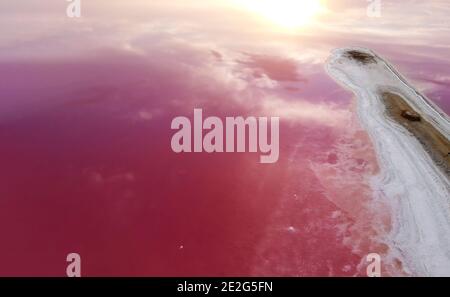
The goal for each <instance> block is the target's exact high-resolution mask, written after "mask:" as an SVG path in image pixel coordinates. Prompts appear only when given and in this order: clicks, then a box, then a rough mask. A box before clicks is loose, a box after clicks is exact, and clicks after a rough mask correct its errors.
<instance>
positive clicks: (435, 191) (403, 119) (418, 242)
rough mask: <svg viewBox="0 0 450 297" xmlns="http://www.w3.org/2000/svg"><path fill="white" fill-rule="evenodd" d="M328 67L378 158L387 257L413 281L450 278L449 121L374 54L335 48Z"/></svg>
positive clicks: (376, 186)
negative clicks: (352, 101)
mask: <svg viewBox="0 0 450 297" xmlns="http://www.w3.org/2000/svg"><path fill="white" fill-rule="evenodd" d="M326 69H327V72H328V73H329V75H330V76H331V77H333V78H334V79H335V80H336V81H337V82H338V83H340V84H341V85H342V86H344V87H345V88H348V89H350V90H351V91H352V92H353V93H354V94H355V96H356V98H357V112H358V116H359V119H360V121H361V123H362V125H363V126H364V128H365V129H366V130H367V132H368V134H369V135H370V137H371V139H372V142H373V144H374V147H375V150H376V152H377V158H378V162H379V165H380V169H381V170H380V173H379V174H378V175H377V176H375V177H374V179H373V181H372V187H373V190H374V199H383V200H384V201H386V202H387V203H388V205H389V206H390V208H391V217H392V220H391V222H392V228H391V230H390V231H389V234H388V236H387V237H386V238H383V241H385V243H386V244H387V245H388V246H389V253H388V256H387V257H388V258H389V257H392V258H396V259H400V260H401V262H402V269H403V270H404V271H405V272H406V273H407V274H409V275H416V276H450V177H449V172H450V171H449V168H450V165H449V164H450V163H449V158H450V155H449V153H450V142H449V140H450V121H449V117H448V115H446V114H445V113H444V112H443V111H441V110H440V109H439V108H438V107H437V106H435V105H434V104H433V103H432V102H431V101H429V100H428V99H427V98H426V97H425V96H424V95H422V94H420V93H419V92H418V91H417V90H416V89H415V88H414V87H413V86H412V85H411V84H410V83H409V82H408V81H407V80H406V79H405V78H404V77H403V76H402V75H400V74H399V73H398V72H397V71H396V70H395V68H394V67H393V66H392V65H391V64H389V63H388V62H387V61H386V60H384V59H383V58H381V57H380V56H379V55H377V54H376V53H374V52H373V51H371V50H368V49H363V48H345V49H337V50H334V51H333V53H332V55H331V57H330V58H329V59H328V61H327V63H326ZM386 261H389V259H386Z"/></svg>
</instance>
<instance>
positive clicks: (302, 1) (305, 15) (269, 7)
mask: <svg viewBox="0 0 450 297" xmlns="http://www.w3.org/2000/svg"><path fill="white" fill-rule="evenodd" d="M235 2H236V3H237V4H238V5H239V6H241V7H243V8H245V9H247V10H249V11H252V12H254V13H257V14H258V15H260V16H262V17H264V18H265V19H267V20H270V21H271V22H273V23H275V24H277V25H279V26H282V27H286V28H297V27H301V26H304V25H306V24H307V23H309V22H311V21H312V19H313V18H314V17H315V16H316V15H318V14H319V13H321V12H324V11H325V7H324V5H323V3H322V1H321V0H235Z"/></svg>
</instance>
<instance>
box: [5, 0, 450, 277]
mask: <svg viewBox="0 0 450 297" xmlns="http://www.w3.org/2000/svg"><path fill="white" fill-rule="evenodd" d="M19 2H20V1H19ZM344 2H345V1H344ZM349 2H351V1H349ZM436 3H438V4H439V3H441V2H439V1H437V2H436ZM129 6H131V5H128V6H127V7H128V8H129ZM175 6H176V5H175ZM130 9H131V11H132V12H133V13H131V12H123V11H122V12H121V14H120V15H121V17H122V18H123V19H127V20H128V21H129V23H127V22H121V21H123V19H119V17H118V14H117V12H114V11H113V12H110V11H108V12H107V13H109V14H111V15H112V16H116V18H115V19H114V20H115V21H111V22H108V24H109V25H105V24H106V23H97V22H96V21H95V20H96V19H95V15H94V14H93V13H92V15H88V16H87V20H86V21H85V23H78V24H77V25H72V24H73V23H70V22H71V20H66V19H63V20H62V21H61V23H58V22H57V21H55V23H50V27H51V28H57V27H58V25H57V24H59V25H61V28H63V29H61V32H60V31H59V30H56V32H52V34H49V35H42V34H38V33H36V32H34V31H32V30H31V29H29V30H30V31H29V36H22V37H18V38H17V40H14V41H8V40H7V38H6V39H5V40H7V41H2V42H3V44H1V45H2V46H1V47H0V57H2V59H0V78H1V79H0V98H1V100H0V141H1V142H0V164H1V170H0V234H1V237H2V240H1V244H0V275H20V276H24V275H56V276H64V275H65V271H66V265H67V262H66V256H67V254H69V253H72V252H76V253H79V254H80V255H81V259H82V273H83V275H89V276H104V275H106V276H115V275H128V276H133V275H144V276H223V275H226V276H245V275H269V276H304V275H308V276H317V275H320V276H322V275H339V276H345V275H364V271H365V264H366V263H365V262H364V256H365V255H366V254H367V253H369V252H378V253H380V254H382V255H384V254H385V253H387V252H388V248H387V247H386V246H385V245H383V244H381V243H380V238H383V236H385V235H386V234H387V233H388V232H389V228H390V227H389V221H390V218H389V212H388V209H387V208H386V206H384V205H379V204H374V202H373V201H372V189H371V187H370V179H371V177H373V176H374V175H376V174H377V173H378V165H377V161H376V155H375V152H374V151H373V148H372V144H371V141H370V139H369V138H368V136H367V134H366V132H365V131H364V130H363V129H362V127H360V125H359V122H358V119H357V117H356V115H355V102H353V100H352V95H351V94H349V93H348V92H346V91H344V90H342V88H341V87H340V86H338V85H337V84H336V83H335V82H333V81H332V80H331V79H330V78H329V77H328V76H327V74H326V73H325V71H324V68H323V63H324V62H325V59H326V57H327V56H328V53H329V51H330V50H331V49H332V48H335V47H339V46H346V45H355V44H358V45H363V46H368V47H371V48H374V49H375V50H377V51H378V52H379V53H380V54H382V55H383V56H384V57H386V58H387V59H389V60H390V61H391V62H393V64H395V65H397V66H398V67H399V69H400V71H402V72H403V73H405V75H406V76H407V77H409V78H410V79H411V80H412V81H413V82H414V83H417V84H418V85H419V86H420V87H421V90H422V91H424V92H425V93H426V94H427V95H429V96H430V98H431V99H432V100H435V102H436V103H437V104H438V105H439V106H440V107H441V108H442V109H444V110H445V111H446V112H450V104H449V100H448V99H447V98H448V96H449V94H448V92H449V91H448V88H447V86H448V80H447V78H448V75H449V74H450V72H449V70H448V69H450V68H449V67H448V61H446V60H445V56H443V54H442V51H441V47H439V46H429V47H427V44H428V43H427V42H428V40H421V39H419V40H416V41H415V45H414V46H411V45H410V44H408V43H407V42H405V43H402V42H401V41H398V40H391V41H389V39H386V38H384V39H380V36H383V35H382V33H378V34H374V36H373V38H372V39H370V38H368V37H367V35H364V34H363V35H360V34H357V33H355V34H351V33H348V31H345V30H344V29H343V32H344V31H345V32H347V33H345V34H344V33H342V32H341V33H340V34H336V33H334V32H332V31H327V30H325V29H323V30H324V31H323V32H321V33H320V34H321V35H320V34H319V33H317V36H316V35H310V34H301V35H295V34H294V35H286V34H285V33H282V32H281V33H280V32H271V33H267V32H265V31H264V30H261V31H257V32H253V31H251V30H250V31H247V30H243V31H241V30H240V28H235V27H228V26H227V27H226V28H227V29H226V30H225V29H224V28H222V27H221V23H220V22H219V21H217V20H216V21H214V20H212V19H208V18H205V19H204V20H202V21H199V20H196V22H198V23H194V24H195V25H197V26H195V25H192V24H191V23H189V22H192V18H194V19H196V18H195V13H194V12H188V13H187V14H188V16H186V19H185V20H184V21H185V22H183V18H182V17H183V15H181V16H180V11H179V10H177V9H175V8H174V7H171V8H170V9H174V12H173V15H172V14H170V13H168V12H167V10H162V11H159V10H157V11H156V12H155V11H152V12H149V14H151V15H152V20H153V21H155V18H156V20H160V22H161V23H162V25H161V23H158V24H159V26H160V27H158V26H156V27H155V26H153V27H152V26H150V28H151V29H149V30H144V31H140V30H137V29H136V27H138V28H140V29H142V28H141V27H139V26H141V25H143V24H148V23H150V21H149V20H148V19H146V18H142V15H141V14H142V12H141V11H140V10H139V9H138V8H136V9H135V10H133V9H132V8H130ZM20 13H21V10H20V6H17V9H16V11H14V14H13V16H14V15H16V17H17V16H19V15H20ZM36 13H37V14H38V16H40V17H42V18H43V16H42V15H39V11H38V12H36ZM105 13H106V12H105ZM127 13H128V14H127ZM196 13H200V14H202V13H203V14H205V12H204V11H200V12H196ZM214 13H216V11H214V10H213V9H212V8H211V14H210V16H211V15H212V16H214V15H215V14H214ZM233 13H236V15H233ZM124 14H125V15H124ZM192 15H194V17H192ZM205 15H208V14H205ZM224 15H225V16H226V18H225V19H224V20H223V21H224V22H225V21H226V20H228V18H233V16H234V17H235V18H236V19H239V18H240V17H241V16H240V14H238V13H237V12H232V11H230V12H229V13H228V14H224ZM13 16H12V17H11V16H10V19H9V20H3V21H5V22H6V21H9V22H13V19H14V17H13ZM96 16H97V17H98V18H100V17H101V16H100V15H96ZM211 18H212V17H211ZM116 22H117V23H116ZM164 22H167V23H164ZM207 24H213V25H214V26H216V27H214V26H213V25H211V27H209V26H206V25H207ZM138 25H139V26H138ZM201 25H203V26H201ZM40 26H42V28H44V27H45V28H47V27H46V25H45V24H44V23H41V24H40ZM198 26H199V27H198ZM342 26H343V27H342V28H345V26H344V25H342ZM372 26H374V24H372ZM38 27H39V26H38ZM130 28H132V29H133V30H131V29H130ZM155 28H156V29H155ZM246 28H247V27H246ZM88 29H89V30H88ZM128 29H130V30H129V32H128V31H127V30H128ZM135 29H136V30H137V31H134V30H135ZM80 32H81V33H80ZM122 34H124V36H125V37H124V36H122ZM380 34H381V35H380ZM383 34H387V33H383ZM130 35H132V36H133V38H130V37H129V36H130ZM30 36H32V37H30ZM380 40H382V42H385V43H386V45H384V44H380ZM269 43H270V44H269ZM75 44H83V45H84V46H81V47H80V48H77V47H76V46H75ZM93 44H95V46H94V45H93ZM124 44H126V45H125V46H124ZM68 45H73V46H72V47H71V46H68ZM419 45H420V46H419ZM66 46H67V47H66ZM83 47H84V48H83ZM411 48H414V51H411V50H409V51H408V49H411ZM443 57H444V58H443ZM418 68H420V71H417V69H418ZM446 77H447V78H446ZM194 108H202V109H203V112H204V114H205V116H209V115H211V116H219V117H222V118H223V117H225V116H244V117H245V116H279V117H280V121H281V126H280V159H279V161H278V162H277V163H275V164H260V163H259V154H254V153H232V154H207V153H196V154H175V153H174V152H172V150H171V148H170V140H171V136H172V134H173V131H171V130H170V123H171V120H172V119H173V118H174V117H176V116H180V115H183V116H187V117H191V118H192V114H193V109H194ZM386 265H392V266H393V267H394V270H392V269H387V268H385V269H386V270H389V271H391V272H392V271H400V270H401V267H400V265H399V264H398V263H389V264H386Z"/></svg>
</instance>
